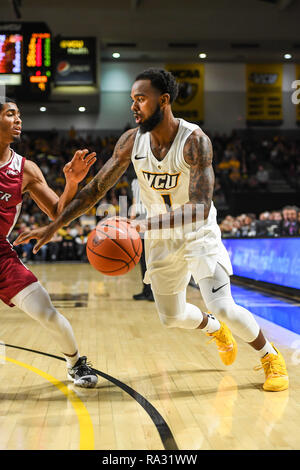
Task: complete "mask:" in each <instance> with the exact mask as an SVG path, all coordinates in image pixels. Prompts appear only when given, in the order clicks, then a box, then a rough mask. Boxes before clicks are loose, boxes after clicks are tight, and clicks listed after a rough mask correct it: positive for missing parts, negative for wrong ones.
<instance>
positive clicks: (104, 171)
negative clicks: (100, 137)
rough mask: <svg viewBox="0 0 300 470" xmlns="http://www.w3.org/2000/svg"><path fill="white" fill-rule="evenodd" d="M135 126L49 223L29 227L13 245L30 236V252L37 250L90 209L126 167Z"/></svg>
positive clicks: (129, 157) (25, 241)
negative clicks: (31, 247) (29, 230)
mask: <svg viewBox="0 0 300 470" xmlns="http://www.w3.org/2000/svg"><path fill="white" fill-rule="evenodd" d="M136 132H137V129H130V130H129V131H127V132H125V133H124V134H123V135H122V136H121V137H120V139H119V140H118V142H117V144H116V146H115V149H114V152H113V155H112V157H111V158H110V159H109V160H108V161H107V162H106V163H105V165H103V167H102V168H101V169H100V171H99V172H98V173H97V174H96V176H95V177H94V178H93V179H92V180H91V181H90V182H89V183H88V184H87V185H86V186H85V187H84V188H82V190H81V191H79V193H77V194H76V196H75V197H74V199H73V200H72V201H71V202H70V204H69V205H68V206H67V207H66V208H65V209H64V210H63V212H62V213H61V214H60V215H59V216H58V217H57V218H56V219H55V220H54V221H53V222H52V223H50V224H49V225H47V226H45V227H41V228H39V229H35V230H32V231H31V232H28V233H27V234H26V235H25V234H24V236H22V235H20V236H19V237H18V238H17V239H16V240H15V242H14V245H19V244H23V243H27V242H28V241H29V240H31V239H37V240H39V241H38V243H37V244H36V245H35V247H34V249H33V252H34V253H37V252H38V250H39V249H40V248H41V246H43V245H45V243H48V242H49V241H50V240H51V238H52V237H53V235H54V233H55V232H56V231H57V230H58V229H59V228H60V227H62V226H64V225H68V224H69V223H70V222H71V221H72V220H74V219H76V218H77V217H79V216H80V215H82V214H84V213H85V212H87V211H88V210H89V209H91V208H92V207H93V206H94V205H95V204H96V203H97V202H98V201H99V199H101V198H103V197H104V196H105V194H106V193H107V191H108V190H109V189H110V188H111V187H112V186H114V185H115V184H116V183H117V181H118V180H119V178H120V177H121V176H122V175H123V173H124V172H125V171H126V169H127V168H128V166H129V164H130V161H131V152H132V148H133V143H134V139H135V135H136Z"/></svg>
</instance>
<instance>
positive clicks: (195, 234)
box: [131, 119, 232, 294]
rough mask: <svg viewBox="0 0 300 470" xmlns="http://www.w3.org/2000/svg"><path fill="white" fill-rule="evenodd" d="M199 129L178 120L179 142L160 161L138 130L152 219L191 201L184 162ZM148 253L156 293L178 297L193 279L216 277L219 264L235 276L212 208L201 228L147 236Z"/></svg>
mask: <svg viewBox="0 0 300 470" xmlns="http://www.w3.org/2000/svg"><path fill="white" fill-rule="evenodd" d="M196 129H199V126H197V125H196V124H191V123H189V122H187V121H184V120H183V119H179V127H178V131H177V134H176V137H175V139H174V141H173V143H172V145H171V147H170V149H169V151H168V153H167V155H166V156H165V157H164V158H163V160H161V161H159V160H158V159H157V158H155V156H154V155H153V153H152V150H151V142H150V133H149V132H146V133H145V134H142V133H141V132H140V130H138V132H137V134H136V137H135V141H134V146H133V150H132V155H131V160H132V163H133V166H134V169H135V172H136V175H137V179H138V182H139V186H140V197H141V201H142V203H143V204H144V206H145V207H146V210H147V216H148V217H151V216H154V215H158V214H163V213H166V212H167V211H168V210H175V209H177V208H178V207H180V206H183V205H184V204H186V203H187V202H188V201H189V184H190V167H189V165H188V164H187V163H186V162H185V160H184V155H183V149H184V145H185V143H186V140H187V138H188V137H189V136H190V135H191V134H192V132H194V131H195V130H196ZM145 249H146V262H147V273H146V276H145V280H144V282H146V283H149V282H151V283H152V287H154V290H155V292H160V293H162V294H163V293H165V294H168V293H175V292H179V291H180V290H183V289H184V286H185V285H186V284H187V283H188V282H189V278H190V276H191V274H193V276H194V278H195V279H196V278H197V279H200V278H203V277H207V276H212V275H213V273H214V271H215V268H216V263H217V262H219V263H220V264H221V265H222V266H223V267H224V268H225V269H226V271H227V272H228V274H232V267H231V263H230V259H229V256H228V253H227V252H226V249H225V247H224V245H223V244H222V241H221V232H220V228H219V226H218V224H217V219H216V209H215V207H214V205H213V203H211V208H210V211H209V215H208V218H207V219H206V220H204V221H202V223H200V224H198V223H197V226H196V224H195V223H193V224H192V223H191V224H184V226H183V228H181V227H179V228H175V229H164V230H149V231H147V232H146V234H145ZM184 273H186V274H184Z"/></svg>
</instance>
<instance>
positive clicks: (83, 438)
mask: <svg viewBox="0 0 300 470" xmlns="http://www.w3.org/2000/svg"><path fill="white" fill-rule="evenodd" d="M0 358H1V359H5V361H7V362H11V363H13V364H16V365H18V366H21V367H24V368H25V369H28V370H30V371H31V372H34V373H35V374H37V375H40V376H41V377H43V379H46V380H47V381H48V382H50V383H52V385H54V386H55V387H56V388H58V390H60V391H61V392H62V393H63V394H64V395H65V396H66V397H67V399H68V400H69V401H70V403H71V405H72V406H73V408H74V410H75V413H76V414H77V417H78V421H79V429H80V440H79V449H80V450H94V449H95V439H94V428H93V423H92V420H91V417H90V415H89V412H88V410H87V409H86V407H85V405H84V403H83V402H82V401H81V400H80V398H78V396H77V395H76V394H75V393H74V392H73V391H72V390H69V389H68V387H67V386H66V385H65V384H64V383H63V382H60V380H57V379H56V378H55V377H53V376H52V375H50V374H48V373H47V372H44V371H42V370H40V369H37V368H36V367H34V366H31V365H29V364H26V363H25V362H20V361H17V360H16V359H12V358H10V357H7V356H0Z"/></svg>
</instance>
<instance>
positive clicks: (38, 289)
mask: <svg viewBox="0 0 300 470" xmlns="http://www.w3.org/2000/svg"><path fill="white" fill-rule="evenodd" d="M21 129H22V121H21V116H20V111H19V109H18V106H17V104H16V103H14V102H13V100H9V99H3V98H0V299H1V300H2V301H3V302H5V303H6V304H8V305H9V306H11V307H13V306H14V305H16V306H17V307H19V308H20V309H21V310H23V311H24V312H26V313H27V314H28V315H30V316H31V317H32V318H34V319H36V320H38V321H39V322H40V323H41V324H42V325H43V326H45V328H47V329H48V330H49V332H50V333H51V334H52V336H53V338H54V339H55V340H56V342H57V343H58V345H59V346H60V348H61V352H62V353H63V354H64V356H65V358H66V362H67V369H68V377H69V378H70V379H71V380H73V382H74V383H75V385H78V386H81V387H94V386H95V385H96V383H97V380H98V378H97V375H96V374H95V372H94V371H93V369H92V368H91V367H89V366H88V365H87V364H86V357H85V356H82V357H80V355H79V352H78V347H77V344H76V340H75V337H74V334H73V330H72V327H71V325H70V323H69V321H68V320H67V319H66V318H65V317H64V316H63V315H61V314H60V313H59V312H58V311H57V310H56V309H55V307H54V306H53V304H52V302H51V300H50V297H49V294H48V292H47V291H46V290H45V289H44V288H43V286H42V285H41V284H40V283H39V281H38V279H37V278H36V276H35V275H34V274H33V273H32V272H31V271H30V270H29V269H28V268H27V267H26V266H25V265H24V264H23V263H22V261H21V260H20V259H19V258H18V256H17V253H16V252H15V250H14V249H13V247H12V245H11V244H10V242H9V241H8V237H9V234H10V232H11V231H12V229H13V227H14V225H15V223H16V221H17V219H18V216H19V214H20V211H21V205H22V195H23V194H24V193H25V192H28V193H29V194H30V196H31V198H32V199H33V200H34V201H35V202H36V203H37V205H38V206H39V207H40V209H41V210H42V211H43V212H45V213H46V214H47V215H48V216H49V217H50V218H51V219H52V220H53V219H55V218H56V217H57V216H58V215H59V214H60V213H61V212H62V211H63V209H64V208H65V207H66V206H67V205H68V203H69V202H70V201H71V200H72V199H73V197H74V196H75V194H76V192H77V189H78V184H79V183H80V182H81V181H82V180H83V179H84V178H85V176H86V175H87V173H88V171H89V169H90V167H91V166H92V165H93V164H94V163H95V161H96V156H95V155H96V154H95V153H90V154H89V153H88V150H87V149H84V150H78V151H77V152H76V153H75V154H74V157H73V159H72V160H71V161H70V162H69V163H67V164H66V165H65V167H64V169H63V171H64V174H65V178H66V185H65V188H64V192H63V194H62V195H61V197H58V196H57V194H56V193H55V192H54V191H53V190H52V189H51V188H50V187H49V186H48V184H47V182H46V180H45V178H44V176H43V174H42V172H41V170H40V169H39V167H38V166H37V165H36V164H35V163H34V162H32V161H30V160H26V158H24V157H22V156H20V155H18V154H17V153H15V152H14V150H13V149H11V147H10V144H11V143H12V142H14V141H18V140H19V139H20V136H21Z"/></svg>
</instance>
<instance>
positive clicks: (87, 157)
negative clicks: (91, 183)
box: [63, 149, 97, 184]
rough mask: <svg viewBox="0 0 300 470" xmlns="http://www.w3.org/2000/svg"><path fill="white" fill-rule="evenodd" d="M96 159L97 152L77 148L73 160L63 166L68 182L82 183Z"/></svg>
mask: <svg viewBox="0 0 300 470" xmlns="http://www.w3.org/2000/svg"><path fill="white" fill-rule="evenodd" d="M96 160H97V158H96V153H95V152H91V153H88V150H87V149H84V150H77V152H75V154H74V157H73V158H72V160H71V161H70V162H69V163H67V164H66V165H65V166H64V168H63V172H64V175H65V178H66V180H67V182H69V183H76V184H78V183H80V182H81V181H82V180H83V179H84V178H85V177H86V175H87V174H88V172H89V169H90V168H91V166H92V165H94V163H95V161H96Z"/></svg>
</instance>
